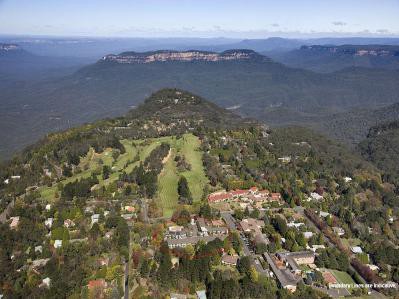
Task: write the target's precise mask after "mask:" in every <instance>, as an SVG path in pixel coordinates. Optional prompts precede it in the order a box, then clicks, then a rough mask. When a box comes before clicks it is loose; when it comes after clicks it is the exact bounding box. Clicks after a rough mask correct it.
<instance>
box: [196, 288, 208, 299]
mask: <svg viewBox="0 0 399 299" xmlns="http://www.w3.org/2000/svg"><path fill="white" fill-rule="evenodd" d="M195 293H196V294H197V299H206V290H200V291H196V292H195Z"/></svg>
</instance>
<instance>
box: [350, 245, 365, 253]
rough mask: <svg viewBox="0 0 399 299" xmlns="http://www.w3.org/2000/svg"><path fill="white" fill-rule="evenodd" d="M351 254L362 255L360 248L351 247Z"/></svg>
mask: <svg viewBox="0 0 399 299" xmlns="http://www.w3.org/2000/svg"><path fill="white" fill-rule="evenodd" d="M351 250H352V252H353V253H363V250H362V248H361V247H360V246H353V247H351Z"/></svg>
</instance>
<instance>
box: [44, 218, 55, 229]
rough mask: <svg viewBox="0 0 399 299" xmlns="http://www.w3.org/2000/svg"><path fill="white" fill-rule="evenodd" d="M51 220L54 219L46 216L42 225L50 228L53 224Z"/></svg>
mask: <svg viewBox="0 0 399 299" xmlns="http://www.w3.org/2000/svg"><path fill="white" fill-rule="evenodd" d="M53 221H54V219H53V218H47V220H45V221H44V225H45V226H46V227H47V228H51V227H52V226H53Z"/></svg>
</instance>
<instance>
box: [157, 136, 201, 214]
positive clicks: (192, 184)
mask: <svg viewBox="0 0 399 299" xmlns="http://www.w3.org/2000/svg"><path fill="white" fill-rule="evenodd" d="M161 141H162V142H167V143H169V144H170V146H171V149H172V155H171V157H169V159H168V161H167V162H166V163H165V165H164V169H163V171H162V173H161V174H160V176H159V179H158V195H159V198H160V205H161V207H162V211H163V214H164V216H171V215H172V214H173V211H174V210H175V209H176V207H177V205H178V193H177V184H178V181H179V177H180V176H181V175H183V176H185V177H186V179H187V181H188V185H189V188H190V191H191V194H192V196H193V200H194V203H198V202H200V201H201V199H202V196H203V190H204V186H205V185H206V184H208V179H207V177H206V175H205V171H204V168H203V165H202V153H201V151H200V140H199V139H198V137H196V136H194V135H192V134H184V135H183V137H182V138H180V139H176V138H175V137H164V138H162V139H161ZM176 155H181V156H184V157H185V159H186V161H187V162H188V163H189V164H190V165H191V170H189V171H184V172H181V173H179V172H178V170H177V168H176V162H175V161H174V158H175V157H176Z"/></svg>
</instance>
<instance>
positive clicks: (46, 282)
mask: <svg viewBox="0 0 399 299" xmlns="http://www.w3.org/2000/svg"><path fill="white" fill-rule="evenodd" d="M50 283H51V279H50V277H46V278H44V279H43V280H42V283H41V284H40V287H45V288H50Z"/></svg>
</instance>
